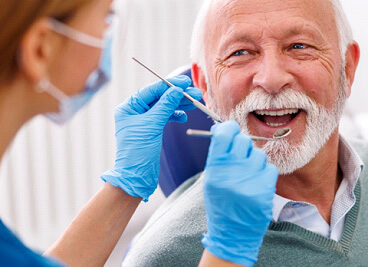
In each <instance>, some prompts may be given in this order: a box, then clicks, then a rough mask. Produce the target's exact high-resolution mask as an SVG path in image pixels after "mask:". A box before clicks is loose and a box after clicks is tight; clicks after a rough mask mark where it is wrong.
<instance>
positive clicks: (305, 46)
mask: <svg viewBox="0 0 368 267" xmlns="http://www.w3.org/2000/svg"><path fill="white" fill-rule="evenodd" d="M307 47H308V46H307V45H305V44H293V45H292V49H306V48H307Z"/></svg>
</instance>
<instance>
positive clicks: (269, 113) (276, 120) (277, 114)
mask: <svg viewBox="0 0 368 267" xmlns="http://www.w3.org/2000/svg"><path fill="white" fill-rule="evenodd" d="M300 111H301V109H296V108H295V109H282V110H255V111H253V112H251V113H252V114H253V115H254V116H255V117H256V118H257V119H258V120H260V121H261V122H263V123H265V124H266V125H268V126H270V127H280V126H286V125H287V124H288V123H290V122H291V121H292V120H293V119H294V118H295V117H296V116H297V115H298V114H299V113H300Z"/></svg>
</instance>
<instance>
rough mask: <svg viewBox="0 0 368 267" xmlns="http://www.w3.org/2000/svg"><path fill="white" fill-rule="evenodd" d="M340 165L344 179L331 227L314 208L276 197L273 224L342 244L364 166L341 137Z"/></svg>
mask: <svg viewBox="0 0 368 267" xmlns="http://www.w3.org/2000/svg"><path fill="white" fill-rule="evenodd" d="M338 161H339V166H340V168H341V170H342V172H343V179H342V181H341V184H340V187H339V189H338V190H337V193H336V196H335V200H334V203H333V205H332V211H331V225H329V224H328V223H327V222H326V221H325V220H324V219H323V218H322V216H321V214H320V213H319V212H318V209H317V207H316V206H315V205H312V204H310V203H307V202H299V201H293V200H291V199H287V198H284V197H282V196H279V195H275V197H274V201H273V202H274V207H273V217H272V219H273V221H275V222H290V223H293V224H296V225H299V226H301V227H303V228H305V229H307V230H310V231H312V232H314V233H317V234H320V235H322V236H325V237H329V238H331V239H333V240H335V241H339V240H340V238H341V235H342V232H343V230H344V224H345V217H346V214H347V213H348V212H349V210H350V209H351V208H352V207H353V206H354V204H355V201H356V198H355V194H354V188H355V186H356V184H357V182H358V179H359V176H360V174H361V172H362V170H363V167H364V164H363V162H362V160H361V159H360V157H359V155H358V154H357V153H356V151H355V150H354V149H353V148H352V147H351V146H350V145H349V143H348V142H347V141H346V140H345V139H344V138H343V137H342V136H340V140H339V160H338Z"/></svg>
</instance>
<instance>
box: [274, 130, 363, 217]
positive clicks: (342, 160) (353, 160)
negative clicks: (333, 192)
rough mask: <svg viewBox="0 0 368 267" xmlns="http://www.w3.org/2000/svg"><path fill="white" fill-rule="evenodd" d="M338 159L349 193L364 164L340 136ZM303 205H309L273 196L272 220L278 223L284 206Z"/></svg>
mask: <svg viewBox="0 0 368 267" xmlns="http://www.w3.org/2000/svg"><path fill="white" fill-rule="evenodd" d="M338 153H339V158H338V162H339V165H340V168H341V170H342V172H343V174H344V179H347V181H348V185H349V191H350V192H353V191H354V188H355V186H356V184H357V182H358V179H359V176H360V174H361V172H362V171H363V168H364V163H363V161H362V160H361V158H360V156H359V155H358V153H357V152H356V151H355V149H354V148H353V147H352V146H351V145H350V144H349V143H348V142H347V141H346V140H345V138H344V137H342V136H341V135H340V139H339V152H338ZM293 203H294V204H296V203H299V204H303V205H311V204H308V203H306V202H297V201H293V200H291V199H288V198H284V197H282V196H280V195H277V194H275V197H274V199H273V204H274V206H273V210H272V211H273V215H272V220H273V221H276V222H277V221H278V220H279V217H280V213H281V212H282V210H283V209H284V208H285V207H286V206H290V204H293Z"/></svg>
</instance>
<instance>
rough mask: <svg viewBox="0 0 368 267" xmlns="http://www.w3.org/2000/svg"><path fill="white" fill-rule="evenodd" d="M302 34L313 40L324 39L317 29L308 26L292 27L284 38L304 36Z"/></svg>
mask: <svg viewBox="0 0 368 267" xmlns="http://www.w3.org/2000/svg"><path fill="white" fill-rule="evenodd" d="M304 34H307V35H308V36H311V37H313V38H318V39H325V36H324V35H323V33H322V32H321V31H320V30H319V29H318V28H317V27H313V26H310V25H307V26H304V27H300V26H297V27H293V28H291V29H289V30H288V31H287V32H286V33H285V35H284V37H286V38H287V37H292V36H297V35H304Z"/></svg>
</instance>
